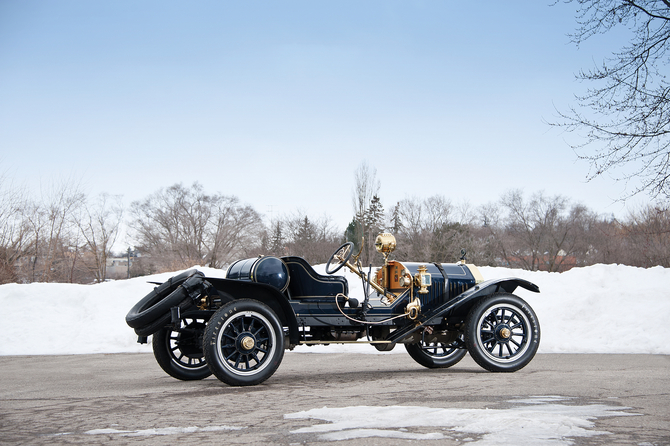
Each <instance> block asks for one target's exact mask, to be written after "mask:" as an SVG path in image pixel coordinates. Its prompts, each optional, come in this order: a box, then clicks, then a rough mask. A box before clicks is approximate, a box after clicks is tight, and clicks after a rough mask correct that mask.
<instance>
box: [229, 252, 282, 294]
mask: <svg viewBox="0 0 670 446" xmlns="http://www.w3.org/2000/svg"><path fill="white" fill-rule="evenodd" d="M226 278H228V279H235V280H244V281H247V282H256V283H264V284H266V285H271V286H273V287H275V288H277V289H278V290H279V291H281V292H282V293H283V292H284V291H286V288H288V282H289V280H290V278H289V275H288V268H287V267H286V264H285V263H284V262H282V260H281V259H279V258H277V257H269V256H268V257H255V258H253V259H245V260H238V261H237V262H235V263H233V264H232V265H230V266H229V267H228V271H227V272H226Z"/></svg>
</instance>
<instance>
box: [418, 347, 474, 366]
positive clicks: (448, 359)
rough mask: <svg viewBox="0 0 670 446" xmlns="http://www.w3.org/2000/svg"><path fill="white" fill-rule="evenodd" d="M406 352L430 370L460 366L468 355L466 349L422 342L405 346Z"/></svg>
mask: <svg viewBox="0 0 670 446" xmlns="http://www.w3.org/2000/svg"><path fill="white" fill-rule="evenodd" d="M405 350H407V353H409V355H410V356H411V357H412V359H413V360H415V361H416V362H418V363H419V364H421V365H422V366H424V367H428V368H429V369H438V368H443V369H444V368H447V367H451V366H453V365H455V364H458V362H459V361H460V360H461V359H463V358H464V357H465V355H466V354H467V353H468V351H467V350H466V349H464V348H455V347H453V346H451V345H447V344H442V343H429V344H423V343H422V342H417V343H416V344H405ZM440 350H441V352H440Z"/></svg>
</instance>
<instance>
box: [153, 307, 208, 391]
mask: <svg viewBox="0 0 670 446" xmlns="http://www.w3.org/2000/svg"><path fill="white" fill-rule="evenodd" d="M189 321H190V322H189ZM205 328H206V324H205V321H204V320H202V319H201V320H193V319H182V320H181V327H180V329H179V331H174V330H173V328H172V327H165V328H162V329H160V330H159V331H158V332H157V333H155V334H154V336H153V340H152V346H153V349H154V357H155V358H156V362H158V365H160V366H161V368H162V369H163V370H164V371H165V373H167V374H168V375H170V376H172V377H173V378H177V379H181V380H183V381H193V380H199V379H204V378H207V377H208V376H209V375H211V374H212V372H211V371H210V370H209V367H208V366H207V361H205V355H204V354H203V353H202V337H203V335H204V333H205Z"/></svg>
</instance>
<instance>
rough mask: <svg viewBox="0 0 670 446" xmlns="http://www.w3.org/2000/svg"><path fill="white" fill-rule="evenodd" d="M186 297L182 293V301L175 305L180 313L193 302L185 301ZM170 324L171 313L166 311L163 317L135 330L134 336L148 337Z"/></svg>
mask: <svg viewBox="0 0 670 446" xmlns="http://www.w3.org/2000/svg"><path fill="white" fill-rule="evenodd" d="M187 297H188V296H186V293H184V297H183V300H182V301H181V302H180V303H179V304H178V305H175V306H177V307H179V311H180V313H183V312H184V311H186V310H188V309H189V308H191V307H192V306H193V301H192V300H191V299H187ZM170 308H172V307H170ZM171 323H172V313H171V312H170V311H168V312H167V313H165V314H164V315H163V316H161V317H159V318H158V319H156V320H155V321H153V322H152V323H150V324H148V325H145V326H143V327H140V328H136V329H135V334H137V336H149V335H152V334H154V333H156V332H157V331H158V330H160V329H162V328H164V327H166V326H168V325H170V324H171Z"/></svg>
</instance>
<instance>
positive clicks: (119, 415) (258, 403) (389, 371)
mask: <svg viewBox="0 0 670 446" xmlns="http://www.w3.org/2000/svg"><path fill="white" fill-rule="evenodd" d="M539 396H542V397H547V396H551V398H544V399H542V398H538V397H539ZM559 397H562V398H559ZM531 398H534V400H533V401H531V402H534V403H535V405H533V404H528V401H527V400H528V399H531ZM547 400H549V402H550V404H551V402H552V401H553V402H557V403H558V404H557V405H556V404H554V405H553V406H552V405H550V406H547V407H549V409H550V410H555V408H556V407H558V408H559V412H560V411H561V410H563V409H565V408H566V407H567V409H568V412H569V411H570V410H573V409H574V410H578V409H579V408H582V409H583V408H584V407H586V408H587V409H588V410H591V409H592V408H599V407H605V406H606V407H608V408H609V409H608V410H616V411H618V412H620V413H626V414H633V413H634V414H639V415H635V416H599V415H593V414H591V415H590V416H589V415H588V414H586V415H585V416H586V417H587V418H589V417H590V418H589V419H590V421H591V422H593V423H594V425H593V426H588V423H586V424H587V425H585V426H582V427H580V428H579V429H581V430H582V432H587V433H589V435H590V436H586V437H571V435H574V434H575V431H574V426H572V427H573V431H560V429H561V426H554V427H551V429H554V430H556V431H558V432H562V433H563V434H564V435H565V437H564V438H562V439H561V438H558V439H557V440H555V442H553V443H548V444H554V445H558V444H569V443H568V442H569V441H573V444H577V445H580V444H589V445H594V444H597V445H600V444H602V445H605V444H607V445H611V444H621V445H640V446H649V445H657V446H658V445H670V356H654V355H538V356H536V357H535V359H534V360H533V362H531V364H530V365H529V366H527V367H526V368H525V369H523V370H521V371H518V372H516V373H512V374H493V373H488V372H485V371H483V370H482V369H481V368H479V367H478V366H477V365H476V364H475V363H474V362H473V361H472V360H471V359H470V358H469V356H467V357H466V358H465V359H464V360H463V361H462V362H461V363H459V364H458V365H456V366H455V367H453V368H451V369H447V370H429V369H424V368H422V367H420V366H419V365H418V364H416V363H414V362H413V361H412V360H411V358H410V357H409V356H408V355H406V354H383V355H363V354H341V353H337V354H302V353H295V352H287V354H286V355H285V358H284V362H283V363H282V365H281V366H280V368H279V370H278V371H277V373H276V374H275V375H274V376H273V377H272V378H270V379H269V380H268V381H266V383H264V384H262V385H259V386H255V387H246V388H235V387H228V386H226V385H224V384H223V383H221V382H219V381H218V380H216V379H215V378H212V377H210V378H208V379H205V380H203V381H196V382H182V381H178V380H175V379H173V378H171V377H169V376H168V375H166V374H164V373H163V371H162V370H161V369H160V368H159V367H158V365H157V364H156V362H155V361H154V359H153V356H152V355H151V354H104V355H74V356H32V357H31V356H25V357H23V356H22V357H16V356H14V357H12V356H5V357H0V443H2V444H30V445H33V444H103V443H104V444H217V445H227V444H250V445H251V444H253V445H255V444H285V445H290V444H310V445H313V444H328V445H331V446H336V445H337V446H343V445H349V444H351V445H354V444H356V445H365V444H410V440H407V439H402V438H379V437H368V438H357V439H350V440H342V441H335V442H334V441H329V440H328V437H324V436H322V435H323V434H322V433H318V432H313V431H314V430H315V429H318V428H315V427H314V426H319V425H324V426H325V427H326V429H325V431H328V430H329V428H328V426H329V422H328V421H324V420H322V419H308V418H304V417H302V418H300V417H296V416H295V415H294V416H293V417H291V418H285V415H287V414H294V413H298V412H300V411H307V410H310V409H318V408H323V407H324V406H328V407H329V408H343V407H352V406H371V407H372V408H373V409H367V410H368V412H367V413H359V414H358V415H357V416H358V417H359V418H363V419H365V418H366V417H368V418H370V419H372V420H373V421H374V420H375V419H377V420H378V419H379V418H380V417H382V418H385V419H386V422H387V423H389V424H390V425H391V426H393V425H395V424H396V421H394V417H395V419H396V420H398V421H397V423H399V424H397V425H396V426H400V425H401V424H402V421H403V420H406V419H409V418H411V416H413V414H414V415H415V412H416V411H417V410H425V409H421V408H442V409H446V410H447V411H446V412H445V413H447V412H448V413H449V414H452V415H455V416H457V415H458V414H460V415H463V414H465V415H466V421H465V423H466V424H468V423H470V424H472V423H471V421H469V420H474V419H475V418H477V417H479V416H481V415H482V414H484V415H485V416H486V417H488V418H487V419H488V420H490V421H491V422H490V423H489V424H491V425H492V426H487V427H484V431H483V432H479V433H477V432H474V433H472V432H470V433H468V432H464V431H463V430H462V429H461V430H460V431H459V427H458V426H453V425H451V426H450V425H448V424H445V425H442V426H435V424H433V425H429V426H409V427H407V428H402V429H398V428H397V427H393V428H389V427H388V426H387V427H386V430H382V432H386V433H388V432H389V431H392V434H393V435H397V436H403V435H405V436H408V437H407V438H418V437H417V436H420V435H426V436H427V438H429V439H425V440H422V441H411V444H419V445H421V446H424V445H425V446H429V445H433V444H439V445H464V444H469V445H472V444H484V443H485V441H486V440H487V439H491V438H492V439H493V440H494V441H493V443H496V444H513V443H518V442H517V441H515V440H514V439H510V438H504V435H508V433H507V434H505V433H504V432H503V433H498V434H496V433H495V432H496V431H495V427H494V426H493V424H500V423H502V424H508V425H513V424H514V423H520V421H519V420H520V419H521V418H522V416H523V414H524V413H525V412H523V410H522V409H524V408H528V407H530V408H533V407H536V406H538V405H539V406H542V405H543V404H545V403H546V401H547ZM597 405H600V406H597ZM389 406H419V408H407V409H401V411H403V412H402V414H403V415H401V416H400V417H398V415H397V414H393V413H392V412H388V411H386V410H388V407H389ZM543 407H544V406H543ZM552 407H553V408H554V409H551V408H552ZM561 408H563V409H561ZM624 408H629V409H624ZM328 410H330V409H328ZM351 410H352V411H353V409H351ZM359 410H363V409H359ZM385 411H386V412H385ZM484 411H486V412H484ZM535 416H539V415H533V414H532V413H531V418H533V417H535ZM486 417H485V418H486ZM553 419H555V420H559V418H558V414H557V415H556V417H553V418H552V420H553ZM542 423H543V424H545V425H546V424H548V423H549V422H548V421H544V422H542ZM571 423H572V421H571ZM372 424H373V425H378V424H380V423H379V422H373V423H372ZM382 424H383V423H382ZM437 424H440V423H437ZM461 424H463V422H461ZM485 424H486V423H485ZM324 426H321V427H324ZM195 427H197V429H196V428H195ZM359 427H360V426H359ZM372 427H375V426H372ZM376 427H377V428H379V427H381V426H376ZM461 428H462V426H461ZM524 428H526V425H520V426H517V427H515V428H513V429H511V432H512V435H516V434H515V432H526V431H528V432H530V431H531V429H530V427H529V428H527V429H526V431H524ZM301 429H302V431H301ZM487 429H490V430H491V432H493V433H490V434H489V436H487V435H486V430H487ZM579 429H577V430H579ZM330 430H331V431H334V433H335V434H338V433H341V432H343V431H342V430H341V429H330ZM596 431H605V432H609V433H602V434H600V435H592V433H594V432H596ZM344 432H349V433H354V434H355V433H356V432H359V433H360V432H362V431H354V430H349V431H347V430H345V431H344ZM376 432H377V434H376V435H379V430H377V431H376ZM331 433H333V432H331ZM161 434H162V435H161ZM382 435H387V434H382ZM431 435H432V436H433V437H431ZM496 435H498V436H499V437H500V438H497V437H496ZM435 436H437V437H435ZM430 438H439V439H430ZM519 440H520V439H519ZM533 443H534V444H537V441H531V442H530V443H529V444H533ZM486 444H489V443H486Z"/></svg>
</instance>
